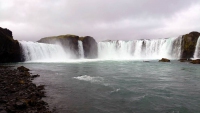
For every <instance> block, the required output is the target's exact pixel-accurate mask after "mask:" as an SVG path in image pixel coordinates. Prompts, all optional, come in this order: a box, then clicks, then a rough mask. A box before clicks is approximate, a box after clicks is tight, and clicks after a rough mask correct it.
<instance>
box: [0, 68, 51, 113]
mask: <svg viewBox="0 0 200 113" xmlns="http://www.w3.org/2000/svg"><path fill="white" fill-rule="evenodd" d="M38 76H39V75H31V74H30V73H29V69H27V68H25V67H23V66H21V67H18V68H17V69H15V68H14V67H8V66H0V113H51V111H50V110H49V108H48V104H47V103H46V102H44V101H43V100H42V98H43V97H45V91H44V85H39V86H36V85H35V84H34V83H32V81H31V80H32V79H33V78H35V77H38Z"/></svg>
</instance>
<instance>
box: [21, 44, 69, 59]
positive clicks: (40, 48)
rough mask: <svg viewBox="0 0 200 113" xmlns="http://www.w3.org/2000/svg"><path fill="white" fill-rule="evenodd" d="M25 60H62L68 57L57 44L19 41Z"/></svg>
mask: <svg viewBox="0 0 200 113" xmlns="http://www.w3.org/2000/svg"><path fill="white" fill-rule="evenodd" d="M19 43H20V46H21V48H22V51H23V55H24V58H25V61H33V62H35V61H39V62H63V61H67V60H68V59H69V58H70V55H68V54H67V53H66V52H65V51H64V49H63V48H62V47H61V46H59V45H53V44H44V43H37V42H27V41H19Z"/></svg>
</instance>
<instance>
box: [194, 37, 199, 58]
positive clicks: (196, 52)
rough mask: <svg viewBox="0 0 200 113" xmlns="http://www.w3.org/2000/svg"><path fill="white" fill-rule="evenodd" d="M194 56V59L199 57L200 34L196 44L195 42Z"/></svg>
mask: <svg viewBox="0 0 200 113" xmlns="http://www.w3.org/2000/svg"><path fill="white" fill-rule="evenodd" d="M194 58H195V59H198V58H200V36H199V38H198V40H197V44H196V47H195V52H194Z"/></svg>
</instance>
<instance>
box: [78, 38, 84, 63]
mask: <svg viewBox="0 0 200 113" xmlns="http://www.w3.org/2000/svg"><path fill="white" fill-rule="evenodd" d="M78 50H79V58H81V59H83V58H84V50H83V43H82V41H78Z"/></svg>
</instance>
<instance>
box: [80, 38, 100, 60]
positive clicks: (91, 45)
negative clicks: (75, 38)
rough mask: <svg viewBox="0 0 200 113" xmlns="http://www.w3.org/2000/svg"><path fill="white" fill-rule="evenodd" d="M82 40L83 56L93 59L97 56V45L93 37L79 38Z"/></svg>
mask: <svg viewBox="0 0 200 113" xmlns="http://www.w3.org/2000/svg"><path fill="white" fill-rule="evenodd" d="M80 39H81V40H82V42H83V50H84V57H85V58H89V59H93V58H97V57H98V45H97V42H96V41H95V39H94V38H93V37H90V36H86V37H82V38H80Z"/></svg>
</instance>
